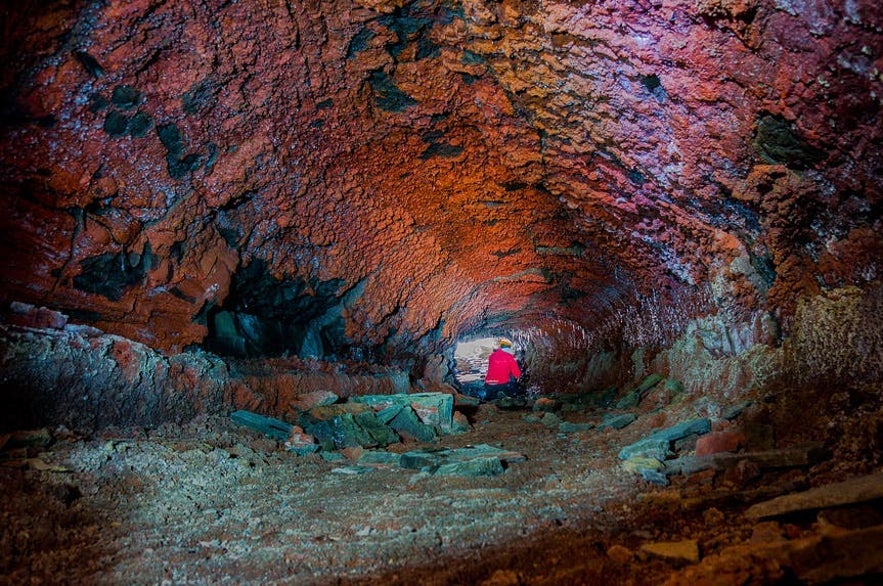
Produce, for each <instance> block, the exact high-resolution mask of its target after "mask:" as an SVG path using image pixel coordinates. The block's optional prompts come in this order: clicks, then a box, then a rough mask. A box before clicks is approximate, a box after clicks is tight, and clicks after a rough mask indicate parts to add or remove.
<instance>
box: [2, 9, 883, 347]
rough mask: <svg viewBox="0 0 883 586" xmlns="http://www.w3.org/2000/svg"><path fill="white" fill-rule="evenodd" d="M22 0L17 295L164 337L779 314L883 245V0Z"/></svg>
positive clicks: (865, 276)
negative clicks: (622, 315) (690, 312)
mask: <svg viewBox="0 0 883 586" xmlns="http://www.w3.org/2000/svg"><path fill="white" fill-rule="evenodd" d="M3 11H4V13H5V14H4V23H3V28H4V34H3V39H4V41H3V43H4V45H3V49H2V54H3V62H4V67H3V70H2V79H0V84H2V98H3V102H2V116H3V125H2V129H0V130H2V144H0V149H2V150H0V165H2V176H0V180H2V190H3V197H2V198H0V216H2V218H0V228H2V233H0V253H2V256H3V258H4V261H3V265H2V273H3V274H2V279H3V283H4V286H3V289H2V292H0V295H2V297H3V301H5V302H9V301H13V300H17V301H24V302H29V303H37V304H41V305H45V306H48V307H52V308H55V309H59V310H62V311H65V312H66V313H68V314H70V315H71V317H72V319H74V320H78V321H82V322H86V323H91V324H94V325H96V326H98V327H100V328H102V329H104V330H106V331H109V332H113V333H118V334H121V335H124V336H127V337H129V338H132V339H135V340H138V341H141V342H145V343H147V344H148V345H151V346H153V347H154V348H158V349H160V350H163V351H167V352H175V351H178V350H180V349H182V348H183V347H185V346H187V345H188V344H193V343H205V344H206V345H209V346H211V345H213V346H214V347H215V348H218V349H221V350H227V351H231V352H234V353H235V352H237V351H238V352H240V353H247V352H248V351H262V352H264V353H283V352H289V351H291V352H295V353H303V354H307V353H311V352H312V353H314V354H319V355H322V354H329V353H332V354H334V353H341V354H343V353H346V352H349V353H350V354H351V355H352V356H354V357H365V353H369V356H368V357H370V358H374V359H378V360H382V359H384V358H387V357H389V356H394V355H396V354H400V353H401V352H403V351H405V350H408V351H414V350H420V349H421V348H424V349H432V348H433V347H438V346H439V345H443V344H447V343H449V342H450V341H451V340H452V339H453V338H454V337H456V336H457V335H459V334H461V333H463V332H466V331H469V330H474V329H476V328H480V327H483V326H487V325H488V324H494V323H509V324H519V323H521V324H524V323H533V324H537V323H540V324H542V323H543V322H544V320H545V323H553V320H575V321H576V322H578V323H579V324H581V325H583V326H584V327H586V328H588V329H589V330H591V329H592V328H593V327H596V326H597V325H598V324H600V323H604V322H605V320H609V318H610V316H611V314H613V313H616V312H622V311H624V308H627V307H636V306H638V307H639V306H641V304H642V303H644V304H645V306H646V304H647V300H651V301H652V303H654V304H661V305H664V306H668V307H675V308H677V313H684V312H686V309H685V308H701V309H707V310H708V311H715V310H723V311H726V312H731V313H733V314H734V315H737V314H739V313H740V312H752V311H758V310H763V311H770V312H772V313H773V314H774V315H776V316H777V317H779V318H783V319H785V320H786V321H787V319H786V318H787V316H788V315H789V314H790V313H791V312H792V311H793V309H794V306H795V303H796V300H797V299H798V297H799V296H800V295H805V294H809V295H811V294H813V293H816V292H818V291H819V290H821V289H824V288H828V287H842V286H844V285H850V284H856V285H862V284H864V283H867V282H870V281H873V280H875V279H878V278H879V275H880V270H881V266H880V265H881V257H883V255H881V251H883V246H881V236H880V234H881V232H883V226H881V214H880V206H881V191H883V190H881V183H883V149H881V141H883V123H881V118H880V106H881V100H883V74H881V72H880V70H881V69H883V30H881V29H883V12H881V11H880V9H879V6H878V3H877V0H850V1H847V2H829V1H826V0H741V1H740V0H734V1H728V0H702V1H696V2H694V1H689V2H688V1H678V0H665V1H659V0H652V1H646V0H635V1H632V2H629V1H616V2H613V1H608V2H605V1H597V2H591V1H583V2H574V1H569V2H554V1H542V0H537V1H524V2H520V1H517V0H505V1H503V2H491V1H479V0H466V1H462V2H460V1H454V0H450V1H444V0H426V1H422V0H417V1H414V2H406V1H404V0H393V1H384V0H358V1H353V0H336V1H328V2H312V1H310V2H283V1H276V0H262V1H257V0H256V1H253V2H252V1H239V2H235V1H233V2H231V1H226V2H225V1H220V0H219V1H213V0H208V1H204V2H177V1H166V0H136V1H133V2H122V1H116V0H110V1H102V2H97V1H96V2H79V1H67V2H65V1H62V2H55V3H49V4H48V5H47V4H46V3H39V2H26V3H21V6H16V7H15V8H14V9H13V8H4V9H3ZM243 344H250V346H245V345H243ZM249 349H251V350H249Z"/></svg>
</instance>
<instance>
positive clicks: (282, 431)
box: [230, 410, 292, 441]
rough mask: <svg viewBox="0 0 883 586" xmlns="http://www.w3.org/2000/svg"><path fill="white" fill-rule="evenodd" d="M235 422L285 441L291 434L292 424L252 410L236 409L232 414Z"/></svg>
mask: <svg viewBox="0 0 883 586" xmlns="http://www.w3.org/2000/svg"><path fill="white" fill-rule="evenodd" d="M230 419H232V420H233V422H234V423H238V424H239V425H244V426H245V427H248V428H249V429H253V430H255V431H259V432H261V433H262V434H264V435H266V436H267V437H271V438H273V439H277V440H280V441H285V440H287V439H288V436H289V435H291V427H292V426H291V425H290V424H288V423H285V422H284V421H279V420H278V419H273V418H272V417H265V416H263V415H258V414H257V413H252V412H251V411H243V410H240V411H234V412H233V413H231V414H230Z"/></svg>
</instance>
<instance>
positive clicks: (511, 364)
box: [484, 338, 521, 401]
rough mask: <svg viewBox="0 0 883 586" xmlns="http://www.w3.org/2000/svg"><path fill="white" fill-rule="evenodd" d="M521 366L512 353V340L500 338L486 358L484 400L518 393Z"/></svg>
mask: <svg viewBox="0 0 883 586" xmlns="http://www.w3.org/2000/svg"><path fill="white" fill-rule="evenodd" d="M520 379H521V368H519V366H518V361H516V360H515V357H514V356H513V355H512V341H511V340H509V339H508V338H500V339H499V340H497V345H496V347H495V348H494V351H493V352H491V355H490V357H489V358H488V365H487V374H486V375H485V377H484V389H485V400H487V401H494V400H496V399H499V398H500V397H502V396H508V397H514V396H516V395H518V382H519V380H520Z"/></svg>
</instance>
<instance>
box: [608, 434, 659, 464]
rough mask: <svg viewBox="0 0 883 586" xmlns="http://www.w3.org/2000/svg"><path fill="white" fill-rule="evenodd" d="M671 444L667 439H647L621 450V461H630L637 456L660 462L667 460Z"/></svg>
mask: <svg viewBox="0 0 883 586" xmlns="http://www.w3.org/2000/svg"><path fill="white" fill-rule="evenodd" d="M670 444H671V442H669V441H668V440H667V439H653V438H645V439H642V440H640V441H637V442H635V443H633V444H631V445H628V446H626V447H624V448H623V449H621V450H620V451H619V459H620V460H629V459H631V458H633V457H635V456H645V457H648V458H655V459H657V460H660V461H661V460H665V459H666V458H667V457H668V455H669V445H670Z"/></svg>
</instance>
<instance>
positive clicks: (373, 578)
mask: <svg viewBox="0 0 883 586" xmlns="http://www.w3.org/2000/svg"><path fill="white" fill-rule="evenodd" d="M690 409H691V407H690V406H686V405H685V406H684V407H683V410H682V412H681V413H680V414H678V413H671V414H669V419H670V420H671V418H673V417H679V416H683V417H687V416H689V415H690ZM530 415H534V414H533V413H532V412H531V411H530V410H529V409H514V410H505V409H500V408H498V407H496V406H494V405H482V406H481V407H479V408H478V409H476V410H475V411H474V412H473V413H471V421H472V424H473V430H472V431H470V432H468V433H464V434H461V435H454V436H446V437H444V438H442V439H441V440H440V441H439V442H438V444H436V445H437V446H448V447H461V446H466V445H475V444H482V443H487V444H491V445H493V446H497V447H502V448H505V449H507V450H512V451H516V452H519V453H521V454H523V455H524V456H525V457H526V460H525V461H522V462H515V463H512V464H511V465H509V467H508V468H507V470H506V471H505V472H504V473H503V474H501V475H498V476H491V477H477V478H467V477H458V476H439V475H431V474H429V473H427V472H420V471H415V470H407V469H403V468H399V467H377V468H376V469H373V470H371V471H368V472H365V473H362V474H351V473H346V472H351V471H352V469H351V467H349V466H348V464H349V462H329V461H326V460H324V459H323V458H322V457H320V455H318V454H311V455H308V456H297V455H295V454H293V453H289V452H286V451H285V450H284V447H283V446H282V445H281V444H280V443H279V442H277V441H274V440H270V439H267V438H265V437H262V436H261V435H260V434H258V433H255V432H252V431H250V430H248V429H245V428H243V427H240V426H237V425H236V424H234V423H233V422H231V421H230V420H229V419H228V418H226V417H220V416H212V417H201V418H198V419H197V420H195V421H193V422H192V423H191V424H189V425H186V426H184V427H173V426H169V427H167V428H165V427H164V428H158V429H154V430H149V431H148V430H143V429H135V430H108V431H106V432H105V433H104V434H103V435H102V436H101V437H92V438H83V437H78V436H75V435H73V434H71V433H69V432H66V431H65V430H64V429H54V430H49V431H50V434H51V441H49V442H48V445H44V446H40V445H37V444H38V443H39V442H37V443H32V444H31V445H29V446H26V447H19V448H12V447H9V446H7V448H6V449H5V450H4V452H3V457H4V461H3V462H2V463H3V464H4V465H3V466H0V482H2V487H3V492H2V494H3V498H2V499H0V516H2V519H0V583H2V584H417V583H419V584H487V585H515V584H663V583H666V581H668V583H671V584H690V583H707V584H743V583H756V584H762V583H783V584H784V583H789V584H790V583H794V582H793V580H794V573H793V571H791V570H790V569H789V568H788V567H786V566H784V565H783V564H782V563H778V562H777V563H778V565H773V566H770V564H769V563H767V562H764V564H760V563H759V562H757V560H758V559H759V558H757V556H756V555H755V556H754V557H751V556H749V557H748V558H745V556H743V557H742V558H740V559H741V561H739V562H738V563H736V562H731V563H729V566H727V568H728V569H727V570H726V571H720V568H716V567H715V566H714V565H713V564H712V565H711V566H708V567H707V568H706V570H707V571H706V573H708V572H711V574H710V575H711V576H712V577H711V578H710V581H708V580H709V579H706V581H705V582H703V581H702V580H701V579H699V577H698V576H700V575H702V571H705V570H702V571H700V570H697V569H696V568H697V567H698V568H700V569H701V566H702V564H706V565H707V564H708V563H710V562H711V561H713V560H716V559H718V558H719V557H720V554H721V553H722V552H725V551H727V548H731V547H732V546H734V545H739V544H750V543H756V542H757V541H758V539H761V540H762V537H763V534H764V532H770V531H772V532H773V533H778V534H780V535H781V534H785V537H786V538H788V539H799V538H801V537H803V536H806V535H808V534H812V532H813V531H817V523H816V522H815V520H814V519H810V520H809V521H807V522H805V523H803V524H801V523H798V522H795V521H793V520H792V521H789V522H788V523H785V522H772V523H770V522H767V523H762V524H758V523H757V522H756V521H750V520H748V519H746V518H744V516H743V515H742V512H743V511H744V509H745V508H746V507H747V506H748V504H750V502H752V501H758V500H762V499H764V498H768V497H769V496H774V495H776V494H780V493H783V492H787V491H789V490H796V489H799V488H804V487H806V486H808V485H809V484H810V481H809V480H808V479H809V477H810V475H812V474H813V473H814V471H813V470H808V469H797V470H789V471H780V472H777V473H775V474H766V475H764V476H761V477H758V476H757V475H754V476H753V478H752V480H751V483H750V485H746V484H745V483H744V482H743V483H740V482H738V478H729V479H721V478H720V477H719V476H717V477H716V476H714V475H713V474H702V473H700V474H697V475H694V476H693V477H690V478H684V477H679V478H675V479H673V480H674V481H673V483H672V485H670V486H667V487H664V486H657V485H653V484H650V483H648V482H647V481H645V480H643V479H642V478H641V477H640V476H638V475H636V474H633V473H630V472H628V471H625V470H624V469H623V467H622V466H621V464H620V462H619V460H618V459H617V456H616V454H617V452H618V450H619V449H620V448H621V447H622V446H624V445H626V444H628V443H631V442H634V441H636V440H637V439H639V438H641V437H642V436H643V435H644V434H646V433H647V432H649V431H651V430H652V429H653V428H654V427H655V426H656V425H657V424H658V422H659V417H658V415H657V416H654V415H652V414H645V415H642V416H640V417H639V418H638V420H637V421H635V423H633V424H632V425H629V426H628V427H626V428H624V429H622V430H614V429H604V430H601V431H598V430H597V429H591V430H588V431H579V432H572V433H562V432H561V431H560V430H558V429H555V428H550V427H548V426H545V425H542V424H541V423H537V422H536V421H535V420H532V419H533V418H531V417H530ZM561 417H562V418H564V419H566V420H568V421H572V422H577V423H579V422H594V423H597V422H598V421H599V418H600V414H599V413H593V412H591V411H589V412H581V413H562V414H561ZM43 443H47V442H45V441H44V442H43ZM415 447H418V446H417V445H415V444H408V445H404V444H403V445H397V446H393V447H391V448H390V449H391V450H401V451H405V450H409V449H414V448H415ZM349 455H351V456H354V455H355V454H349ZM823 466H824V465H823ZM827 466H828V470H829V471H830V464H827ZM769 525H772V528H771V527H769ZM759 528H760V529H759ZM759 533H760V537H758V535H759ZM777 539H778V538H777ZM684 541H688V542H691V543H692V542H695V543H696V544H697V545H698V551H699V555H700V557H701V558H702V562H701V563H699V565H698V566H697V560H696V559H693V560H690V559H688V558H689V555H688V556H687V558H684V557H683V556H678V555H671V554H658V553H653V552H652V551H649V550H646V548H645V546H646V545H647V544H651V545H652V544H659V543H663V544H665V543H670V542H674V543H683V542H684ZM752 555H754V554H752ZM746 559H747V560H749V561H746ZM764 559H766V558H764ZM752 560H753V561H752ZM733 563H736V565H737V566H738V567H736V568H735V569H734V568H733V567H731V566H733ZM746 566H747V567H746ZM755 566H756V567H755ZM761 566H762V567H761ZM767 566H770V567H767ZM690 572H693V573H690ZM697 572H698V573H697ZM727 572H729V573H727ZM865 573H866V574H867V572H865ZM868 575H870V574H868ZM877 578H879V574H875V575H873V576H872V577H871V578H867V577H864V578H856V579H853V581H850V582H842V583H850V584H863V583H873V580H875V579H877ZM864 580H868V581H867V582H865V581H864ZM838 583H841V582H838Z"/></svg>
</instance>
